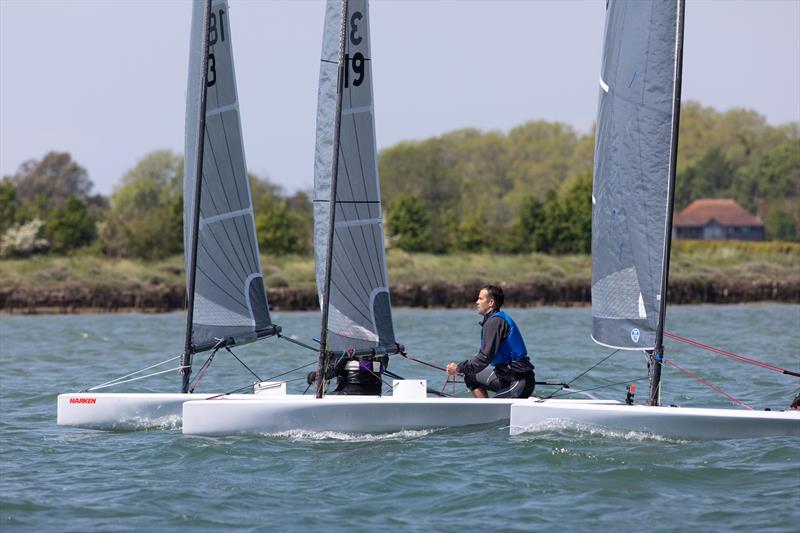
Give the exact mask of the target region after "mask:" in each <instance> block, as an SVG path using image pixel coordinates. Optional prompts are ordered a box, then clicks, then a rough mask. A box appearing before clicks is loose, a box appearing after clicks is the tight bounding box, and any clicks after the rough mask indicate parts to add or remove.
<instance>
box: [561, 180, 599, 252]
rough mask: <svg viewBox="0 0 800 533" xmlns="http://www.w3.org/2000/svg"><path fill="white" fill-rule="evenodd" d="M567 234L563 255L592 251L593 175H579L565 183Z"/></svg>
mask: <svg viewBox="0 0 800 533" xmlns="http://www.w3.org/2000/svg"><path fill="white" fill-rule="evenodd" d="M561 206H562V210H563V213H562V216H563V217H564V220H565V225H564V229H565V232H564V233H563V234H562V235H561V239H560V242H561V243H562V245H561V246H560V251H561V253H578V254H588V253H591V251H592V175H591V174H590V173H588V172H587V173H583V174H578V175H577V176H575V177H574V178H571V179H569V180H567V181H565V182H564V184H563V186H562V194H561Z"/></svg>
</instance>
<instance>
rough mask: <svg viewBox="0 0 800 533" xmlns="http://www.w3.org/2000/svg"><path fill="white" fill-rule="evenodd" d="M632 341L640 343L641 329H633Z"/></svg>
mask: <svg viewBox="0 0 800 533" xmlns="http://www.w3.org/2000/svg"><path fill="white" fill-rule="evenodd" d="M631 340H632V341H633V342H639V328H633V329H632V330H631Z"/></svg>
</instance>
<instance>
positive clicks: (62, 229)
mask: <svg viewBox="0 0 800 533" xmlns="http://www.w3.org/2000/svg"><path fill="white" fill-rule="evenodd" d="M42 233H43V234H44V236H45V238H46V239H47V240H48V242H49V243H50V250H51V251H53V252H55V253H57V254H58V253H66V252H70V251H72V250H74V249H76V248H80V247H82V246H87V245H89V244H91V243H92V241H94V240H95V238H96V237H97V221H96V220H95V217H94V216H93V215H92V214H91V212H90V211H89V208H88V207H87V205H86V204H85V203H84V202H83V201H81V200H80V199H79V198H78V197H77V196H70V197H69V198H67V200H66V202H65V203H64V205H63V206H62V207H59V208H58V209H56V210H54V211H52V212H51V216H50V217H49V218H48V220H47V222H46V223H45V225H44V228H42Z"/></svg>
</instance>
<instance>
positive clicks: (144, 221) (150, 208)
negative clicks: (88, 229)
mask: <svg viewBox="0 0 800 533" xmlns="http://www.w3.org/2000/svg"><path fill="white" fill-rule="evenodd" d="M182 175H183V159H182V158H181V157H180V156H178V155H176V154H173V153H172V152H170V151H168V150H160V151H156V152H152V153H150V154H148V155H146V156H145V157H144V158H142V159H141V160H140V161H139V162H138V163H137V164H136V166H134V167H133V168H132V169H130V170H128V171H127V172H126V173H125V175H124V176H123V177H122V185H121V186H120V187H119V188H118V189H117V190H116V191H114V194H113V195H112V196H111V211H110V213H109V221H108V224H107V225H106V226H105V227H104V232H103V236H104V241H105V249H106V253H107V254H109V255H126V256H130V257H140V258H143V259H160V258H163V257H167V256H169V255H173V254H176V253H180V252H181V251H182V250H183V208H182V203H183V201H182V192H181V189H182Z"/></svg>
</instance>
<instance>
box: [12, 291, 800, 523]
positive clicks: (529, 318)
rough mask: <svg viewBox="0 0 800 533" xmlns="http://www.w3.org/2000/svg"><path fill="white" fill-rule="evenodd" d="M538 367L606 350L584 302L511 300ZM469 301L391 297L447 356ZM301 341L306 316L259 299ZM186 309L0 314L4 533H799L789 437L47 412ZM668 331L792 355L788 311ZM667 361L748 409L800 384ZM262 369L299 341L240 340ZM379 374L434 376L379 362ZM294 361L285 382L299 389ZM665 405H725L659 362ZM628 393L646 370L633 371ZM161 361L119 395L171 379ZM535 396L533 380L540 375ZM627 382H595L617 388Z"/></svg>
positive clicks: (737, 310) (695, 360)
mask: <svg viewBox="0 0 800 533" xmlns="http://www.w3.org/2000/svg"><path fill="white" fill-rule="evenodd" d="M510 312H511V314H512V315H513V316H514V317H515V319H516V321H517V322H518V323H519V325H520V327H521V329H522V330H523V332H524V333H525V336H526V340H527V343H528V346H529V349H530V351H531V352H532V353H533V357H534V362H535V364H536V372H537V378H539V379H560V380H569V379H571V378H573V377H575V376H576V375H578V374H580V373H581V372H582V371H583V370H585V369H587V368H589V367H590V366H591V365H593V364H594V363H596V362H597V361H599V360H600V359H602V358H603V357H605V356H606V355H608V354H609V353H610V350H606V349H602V348H599V347H597V346H595V345H594V344H593V343H592V342H591V341H590V340H589V338H588V331H589V325H590V311H589V309H586V308H578V309H556V308H539V309H526V310H513V309H512V310H510ZM477 318H478V317H477V315H474V314H473V313H472V312H470V311H467V310H456V311H453V310H404V309H401V310H397V311H396V315H395V327H396V330H397V336H398V339H400V340H401V341H403V342H404V343H405V344H406V346H407V348H408V349H409V351H410V352H411V353H413V354H415V355H416V356H417V357H420V358H423V359H425V360H428V361H431V362H433V363H436V364H439V365H443V364H445V363H446V362H448V361H450V360H460V359H463V358H465V357H466V356H468V355H471V353H473V352H474V350H475V347H476V344H477V338H478V334H479V331H478V327H477ZM274 320H275V321H276V322H277V323H279V324H281V325H282V326H283V327H284V330H285V332H287V333H288V334H294V335H296V336H297V338H298V339H301V340H308V339H309V338H310V337H311V336H315V335H316V333H317V328H318V314H317V313H275V315H274ZM183 321H184V317H183V315H180V314H170V315H139V314H126V315H123V314H120V315H77V316H38V317H9V316H3V317H0V328H1V329H0V334H1V335H2V344H1V345H0V363H2V368H1V369H0V476H1V479H0V529H2V531H42V530H44V531H111V530H114V531H138V530H145V529H147V530H154V531H171V530H177V529H181V528H186V527H188V528H192V529H193V530H197V531H221V530H228V529H236V530H243V531H251V530H252V531H263V530H287V531H305V530H310V529H312V528H314V529H316V528H326V529H332V530H348V531H350V530H355V531H372V530H379V531H382V530H390V529H391V530H399V531H430V530H442V531H455V530H462V529H468V530H501V531H532V530H541V531H547V530H561V531H564V530H566V531H589V530H592V531H621V530H634V531H636V530H645V529H647V530H655V531H683V530H687V529H690V530H697V531H702V530H714V531H723V530H732V531H791V532H797V531H800V446H799V445H800V442H799V441H798V439H796V438H767V439H756V440H739V441H723V442H681V441H674V440H667V439H663V438H659V437H656V436H652V435H645V434H636V433H615V432H611V431H592V430H588V429H577V428H557V427H553V428H551V429H549V430H548V429H546V430H544V431H542V432H540V433H536V434H526V435H521V436H516V437H510V436H509V435H508V428H507V427H504V426H501V425H494V426H480V427H475V428H469V429H462V430H438V431H408V432H401V433H393V434H375V435H348V434H337V433H291V434H284V435H264V436H261V437H247V438H244V437H228V438H202V437H188V436H183V435H182V434H181V432H180V429H178V428H165V429H162V430H151V431H141V432H129V433H106V432H97V431H88V430H78V429H69V428H60V427H58V426H56V396H57V394H58V393H59V392H68V391H74V390H78V389H81V388H84V387H87V386H91V385H94V384H98V383H101V382H104V381H106V380H108V379H110V378H113V377H116V376H118V375H121V374H124V373H126V372H128V371H131V370H135V369H138V368H141V367H144V366H146V365H148V364H152V363H155V362H158V361H160V360H163V359H167V358H168V357H169V356H172V355H175V354H177V353H179V352H180V349H181V345H182V336H183V334H182V328H183ZM668 330H670V331H673V332H676V333H678V334H681V335H683V336H685V337H690V338H694V339H697V340H701V341H703V342H706V343H708V344H712V345H716V346H719V347H721V348H724V349H726V350H729V351H732V352H737V353H742V354H746V355H750V356H753V357H757V358H759V359H763V360H767V361H769V362H771V363H773V364H776V365H778V366H781V367H788V368H792V369H797V368H800V306H780V305H748V306H727V307H721V306H718V307H713V306H687V307H672V308H670V310H669V317H668ZM667 349H668V356H669V357H672V358H673V359H674V360H675V361H676V362H678V363H679V364H680V365H681V366H682V367H684V368H686V369H689V370H691V371H692V372H694V373H696V374H700V375H701V376H702V377H704V378H705V379H707V380H708V381H710V382H711V383H714V384H715V385H717V386H719V387H720V388H722V389H723V390H725V391H726V392H728V393H730V394H732V395H733V396H736V397H737V398H739V399H741V400H742V401H744V402H746V403H749V404H750V405H752V406H753V407H755V408H763V407H773V408H781V407H785V406H786V405H788V403H789V402H790V400H791V398H792V397H793V395H794V394H795V393H796V391H797V390H798V387H799V386H800V380H797V379H794V378H789V377H786V376H782V375H779V374H774V373H770V372H767V371H764V370H760V369H758V368H755V367H751V366H745V365H742V364H740V363H736V362H733V361H731V360H729V359H726V358H722V357H720V356H716V355H713V354H710V353H705V352H700V351H697V350H696V349H693V348H688V347H685V346H683V345H678V344H675V343H669V344H668V345H667ZM236 354H237V355H238V356H239V357H241V358H242V359H243V360H244V361H245V362H246V363H247V364H248V365H249V366H250V367H251V368H252V369H253V370H254V371H255V372H256V373H257V374H258V375H259V376H260V377H261V378H264V379H266V378H269V377H271V376H273V375H275V374H278V373H281V372H283V371H286V370H289V369H291V368H296V367H299V366H301V365H304V364H306V363H311V362H312V361H313V360H314V355H313V354H311V353H310V352H305V351H303V350H302V349H299V348H297V347H295V346H293V345H291V344H289V343H287V342H285V341H282V340H279V339H270V340H267V341H264V342H261V343H258V344H256V345H253V346H248V347H242V348H240V349H237V350H236ZM390 369H391V370H393V371H395V372H396V373H398V374H401V375H403V376H406V377H420V378H427V379H428V381H429V384H430V385H431V386H434V387H440V386H441V385H442V384H443V383H444V379H443V374H442V373H439V372H437V371H435V370H432V369H430V368H428V367H424V366H421V365H417V364H414V363H411V362H408V361H403V360H400V359H393V360H392V363H391V365H390ZM305 371H306V370H305V369H304V370H303V371H298V372H296V373H293V374H290V375H289V376H287V377H288V378H289V379H294V378H299V379H298V380H297V381H291V382H290V383H289V388H290V390H291V391H292V392H303V390H304V388H305V383H304V381H302V377H303V375H304V372H305ZM645 373H646V372H645V365H644V362H643V359H642V357H641V356H640V355H636V354H631V353H619V354H617V355H615V356H614V357H612V358H611V359H610V360H609V361H607V362H606V363H604V364H602V365H600V366H599V367H598V368H596V369H595V370H593V371H592V372H590V373H589V374H588V375H587V376H586V377H583V378H581V379H579V380H578V381H576V382H575V383H574V384H573V386H574V387H584V388H587V389H589V388H591V389H594V388H597V387H602V386H603V385H607V384H609V383H617V382H620V381H626V382H632V381H634V380H636V379H640V378H642V377H644V376H645ZM664 380H665V381H664V397H663V400H664V402H665V403H675V404H679V405H686V406H721V407H729V406H731V402H730V401H729V400H727V399H725V398H724V397H722V396H720V395H719V394H717V393H715V392H713V391H711V390H710V389H708V388H707V387H705V386H704V385H702V384H700V383H698V382H696V381H694V380H692V379H691V378H688V377H686V376H684V375H682V374H680V373H678V372H677V371H675V370H668V371H666V372H665V376H664ZM251 382H252V376H251V375H250V374H249V373H248V372H247V371H246V370H245V369H244V368H243V367H242V366H241V365H240V364H239V363H238V362H236V361H235V360H234V359H233V358H232V357H231V356H230V355H227V354H220V355H219V356H218V357H217V360H215V362H214V364H213V366H212V368H211V371H210V373H209V375H208V377H207V378H206V379H205V381H204V383H203V386H202V389H204V390H211V391H224V390H232V389H235V388H237V387H240V386H242V385H246V384H248V383H251ZM637 383H639V386H640V391H641V393H640V395H639V396H641V397H637V401H642V400H643V396H644V394H645V389H646V381H644V380H643V381H639V382H637ZM177 387H178V377H177V375H175V374H168V375H164V376H159V377H156V378H153V379H152V380H151V381H146V382H136V383H131V384H129V385H126V389H125V390H129V391H130V390H133V391H172V390H176V388H177ZM540 390H544V389H543V388H541V389H540ZM624 390H625V387H624V385H615V386H611V387H607V388H605V389H600V390H597V391H596V392H597V394H600V395H602V396H604V397H611V398H615V399H623V398H624V394H625V392H624Z"/></svg>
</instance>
